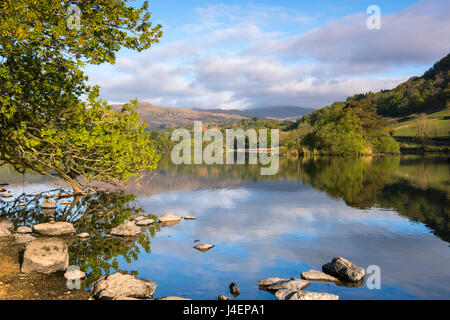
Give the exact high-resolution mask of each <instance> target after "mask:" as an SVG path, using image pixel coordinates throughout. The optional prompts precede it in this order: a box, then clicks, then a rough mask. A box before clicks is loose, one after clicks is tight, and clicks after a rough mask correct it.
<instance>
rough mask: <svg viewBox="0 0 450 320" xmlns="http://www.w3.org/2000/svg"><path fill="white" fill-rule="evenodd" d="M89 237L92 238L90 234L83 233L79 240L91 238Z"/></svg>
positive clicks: (79, 235)
mask: <svg viewBox="0 0 450 320" xmlns="http://www.w3.org/2000/svg"><path fill="white" fill-rule="evenodd" d="M89 237H90V234H89V233H87V232H83V233H80V234H78V238H81V239H86V238H89Z"/></svg>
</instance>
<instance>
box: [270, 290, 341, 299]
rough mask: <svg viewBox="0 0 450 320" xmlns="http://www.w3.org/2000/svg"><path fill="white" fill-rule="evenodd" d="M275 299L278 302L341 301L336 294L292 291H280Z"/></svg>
mask: <svg viewBox="0 0 450 320" xmlns="http://www.w3.org/2000/svg"><path fill="white" fill-rule="evenodd" d="M275 297H276V298H277V300H339V296H337V295H334V294H329V293H321V292H308V291H292V290H279V291H277V292H276V293H275Z"/></svg>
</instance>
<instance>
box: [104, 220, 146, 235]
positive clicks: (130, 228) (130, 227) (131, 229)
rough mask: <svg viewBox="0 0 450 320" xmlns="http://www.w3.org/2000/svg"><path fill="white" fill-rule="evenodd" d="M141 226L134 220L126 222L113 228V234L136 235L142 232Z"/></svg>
mask: <svg viewBox="0 0 450 320" xmlns="http://www.w3.org/2000/svg"><path fill="white" fill-rule="evenodd" d="M141 232H142V231H141V228H139V227H138V226H137V225H136V224H135V223H134V221H130V222H126V223H123V224H121V225H120V226H118V227H117V228H114V229H112V230H111V235H113V236H116V237H134V236H136V235H138V234H140V233H141Z"/></svg>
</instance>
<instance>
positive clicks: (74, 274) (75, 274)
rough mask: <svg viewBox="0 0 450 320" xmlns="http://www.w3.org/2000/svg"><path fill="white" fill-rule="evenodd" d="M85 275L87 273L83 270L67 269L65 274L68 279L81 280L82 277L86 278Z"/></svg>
mask: <svg viewBox="0 0 450 320" xmlns="http://www.w3.org/2000/svg"><path fill="white" fill-rule="evenodd" d="M85 277H86V273H84V272H83V271H80V270H72V271H67V272H66V273H65V274H64V278H66V279H67V280H80V279H84V278H85Z"/></svg>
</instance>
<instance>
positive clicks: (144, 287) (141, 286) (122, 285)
mask: <svg viewBox="0 0 450 320" xmlns="http://www.w3.org/2000/svg"><path fill="white" fill-rule="evenodd" d="M155 289H156V283H154V282H153V281H151V280H146V279H138V278H136V276H132V275H129V274H124V273H121V272H116V273H114V274H112V275H110V276H108V277H101V278H100V279H98V280H97V281H95V282H94V283H93V284H92V288H91V294H92V295H93V296H94V297H95V298H96V299H104V300H112V299H114V298H116V297H126V298H152V297H153V294H154V293H155Z"/></svg>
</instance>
